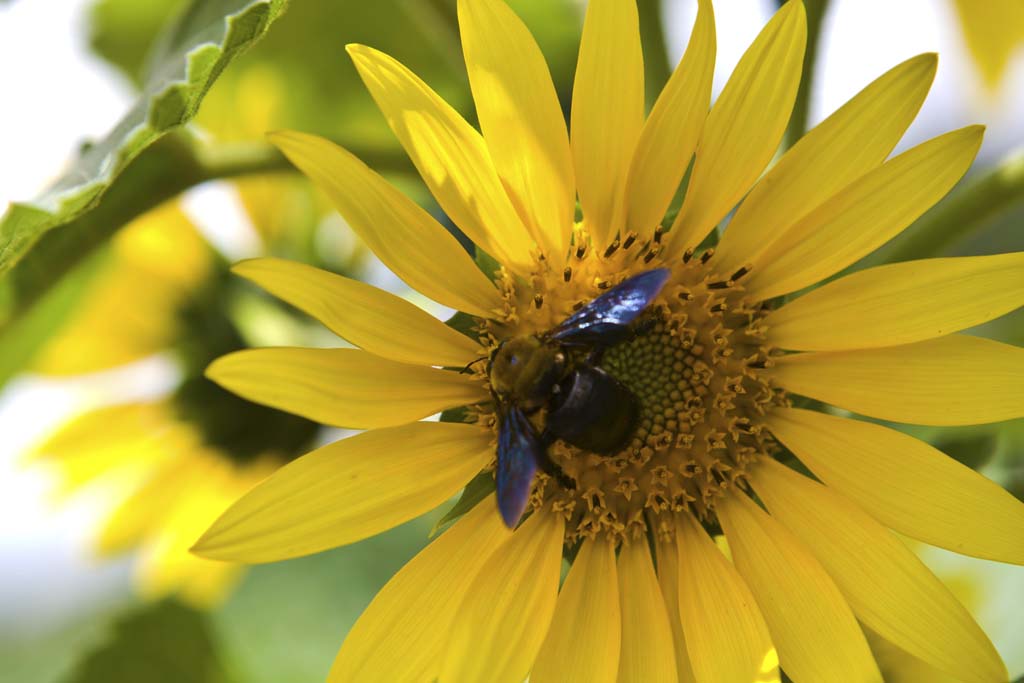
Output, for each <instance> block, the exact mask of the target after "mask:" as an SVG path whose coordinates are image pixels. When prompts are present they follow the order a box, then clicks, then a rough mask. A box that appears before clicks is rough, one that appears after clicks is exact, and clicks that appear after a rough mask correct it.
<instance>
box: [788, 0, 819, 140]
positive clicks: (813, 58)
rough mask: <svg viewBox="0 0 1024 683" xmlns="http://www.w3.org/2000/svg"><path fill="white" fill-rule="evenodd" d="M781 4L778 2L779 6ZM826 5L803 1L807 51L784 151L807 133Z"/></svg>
mask: <svg viewBox="0 0 1024 683" xmlns="http://www.w3.org/2000/svg"><path fill="white" fill-rule="evenodd" d="M782 4H783V3H782V2H781V1H780V2H779V5H780V6H781V5H782ZM828 4H829V0H804V8H805V9H806V10H807V49H806V50H805V51H804V65H803V72H802V75H801V77H800V87H799V88H798V89H797V91H796V102H795V103H794V104H793V114H792V116H790V117H789V125H788V126H787V128H786V136H785V137H784V138H783V145H784V149H789V148H790V147H792V146H793V145H794V144H796V141H797V140H799V139H800V138H801V137H802V136H803V134H804V133H806V132H807V115H808V112H809V110H810V105H811V95H812V88H813V87H814V68H815V64H817V60H818V42H819V41H818V39H819V38H820V36H821V24H822V21H823V20H824V18H825V13H826V12H827V11H828Z"/></svg>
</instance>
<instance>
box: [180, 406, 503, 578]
mask: <svg viewBox="0 0 1024 683" xmlns="http://www.w3.org/2000/svg"><path fill="white" fill-rule="evenodd" d="M490 441H491V435H490V432H489V431H488V430H485V429H481V428H480V427H478V426H476V425H466V424H459V423H454V422H414V423H412V424H408V425H403V426H401V427H391V428H389V429H375V430H373V431H369V432H363V433H362V434H357V435H356V436H352V437H349V438H347V439H342V440H341V441H336V442H334V443H332V444H328V445H327V446H323V447H321V448H318V449H317V450H315V451H313V452H312V453H308V454H306V455H304V456H302V457H301V458H299V459H298V460H295V461H293V462H291V463H289V464H287V465H285V466H284V467H282V468H281V469H280V470H278V471H277V472H276V473H274V474H273V475H272V476H270V478H268V479H267V480H266V481H264V482H262V483H261V484H259V485H258V486H257V487H256V488H254V489H253V490H252V491H250V492H249V493H247V494H246V495H245V496H243V497H242V498H241V499H240V500H238V501H237V502H236V503H235V504H234V505H232V506H231V507H230V508H229V509H228V510H227V512H225V513H224V514H223V515H221V516H220V518H219V519H217V521H216V522H215V523H214V524H213V526H212V527H210V529H209V530H208V531H207V532H206V533H205V534H203V537H202V538H201V539H199V541H198V542H197V543H196V545H195V547H194V548H193V552H195V553H196V554H198V555H201V556H203V557H209V558H211V559H217V560H236V561H240V562H273V561H275V560H283V559H286V558H289V557H298V556H300V555H308V554H310V553H316V552H320V551H321V550H327V549H328V548H335V547H337V546H340V545H345V544H347V543H354V542H356V541H359V540H362V539H364V538H367V537H369V536H373V535H374V534H378V533H380V532H382V531H386V530H388V529H390V528H391V527H393V526H397V525H399V524H401V523H402V522H405V521H408V520H410V519H412V518H413V517H416V516H418V515H421V514H423V513H424V512H427V511H428V510H431V509H433V508H434V507H436V506H438V505H440V504H441V503H443V502H444V501H445V500H447V499H448V498H449V497H451V496H452V495H453V494H455V492H457V491H458V490H459V489H460V488H461V487H462V486H464V485H465V484H466V482H467V481H469V479H471V478H472V477H473V475H475V474H476V473H477V472H479V471H480V470H481V469H482V468H483V467H484V466H485V465H486V464H487V462H488V460H490V459H491V457H493V454H494V449H493V448H492V447H491V445H490Z"/></svg>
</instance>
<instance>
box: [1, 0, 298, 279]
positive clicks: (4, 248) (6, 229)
mask: <svg viewBox="0 0 1024 683" xmlns="http://www.w3.org/2000/svg"><path fill="white" fill-rule="evenodd" d="M284 5H285V0H194V2H193V3H192V4H191V5H190V6H189V7H188V9H187V11H186V12H185V13H184V14H183V15H182V16H181V18H180V20H179V21H178V22H177V23H176V24H174V25H173V26H172V27H171V30H170V31H168V32H167V33H166V34H165V35H164V37H163V39H162V41H161V43H160V45H159V46H158V48H157V50H156V51H155V53H154V59H153V61H152V65H153V66H152V69H151V72H150V76H149V77H148V78H147V80H146V84H145V87H144V89H143V93H142V96H141V97H140V98H139V100H138V101H137V102H136V103H135V105H134V106H133V107H132V109H131V110H130V111H129V112H128V114H127V115H126V116H125V117H124V118H123V119H122V120H121V121H120V122H119V123H118V124H117V125H116V126H115V127H114V129H113V130H112V131H111V132H110V133H109V134H108V135H107V136H106V137H105V138H104V139H103V140H100V141H99V142H97V143H96V144H93V145H90V146H88V147H86V148H85V149H84V150H83V151H82V153H81V155H80V156H79V158H78V160H77V161H76V162H75V163H74V164H73V165H72V167H71V168H70V169H69V170H68V171H67V173H65V174H64V175H63V176H62V177H61V178H60V179H59V180H58V181H57V182H56V183H55V184H54V185H53V186H52V187H51V188H50V189H49V190H47V191H46V192H44V193H43V194H42V195H41V196H40V197H38V198H37V199H35V200H33V201H31V202H27V203H19V204H12V205H11V206H10V208H9V209H8V210H7V212H6V213H5V214H4V216H3V218H0V275H2V274H4V273H6V272H8V271H10V269H11V268H12V267H14V265H15V264H16V263H18V261H20V260H21V259H22V258H23V257H24V256H25V254H26V253H27V252H28V251H29V250H30V249H31V248H32V246H33V245H34V244H35V243H36V242H37V241H38V240H39V239H40V238H41V237H42V236H43V235H44V234H46V233H47V232H49V231H51V230H55V229H57V228H60V229H61V230H62V231H63V230H67V229H69V226H68V224H69V223H70V222H71V221H73V220H74V219H76V218H78V217H80V216H82V215H83V214H85V213H86V212H88V211H89V210H91V209H94V208H95V207H96V206H97V205H98V203H99V201H100V199H101V197H102V196H103V194H104V193H105V192H106V191H107V189H108V188H109V187H110V185H111V183H112V182H113V181H114V179H115V178H117V177H118V175H120V174H121V172H122V171H124V170H125V168H126V167H127V166H128V165H129V164H130V163H131V162H132V161H133V160H134V159H135V158H136V157H137V156H138V155H139V154H140V153H141V152H142V151H143V150H144V149H146V148H147V147H149V146H150V145H152V144H153V143H154V142H156V141H157V140H158V139H160V138H161V137H163V136H164V135H165V134H166V133H167V132H168V131H169V130H171V129H172V128H175V127H177V126H180V125H182V124H183V123H186V122H188V121H189V120H191V119H192V117H194V116H195V114H196V111H197V110H198V109H199V103H200V102H201V101H202V99H203V95H205V94H206V91H207V90H208V89H209V87H210V85H211V84H212V83H213V81H214V80H215V79H216V78H217V77H218V76H219V75H220V73H221V71H223V70H224V67H226V66H227V65H228V63H230V62H231V60H232V59H234V57H235V56H237V55H238V54H239V53H241V52H242V51H243V50H245V49H246V48H247V47H249V46H250V45H251V44H252V43H253V42H255V41H256V40H258V39H259V38H261V37H262V36H263V34H264V33H265V32H266V30H267V28H268V27H269V26H270V24H271V23H272V22H273V21H274V20H275V19H276V18H277V17H278V16H279V15H280V13H281V12H282V10H283V9H284Z"/></svg>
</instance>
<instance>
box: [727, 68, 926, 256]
mask: <svg viewBox="0 0 1024 683" xmlns="http://www.w3.org/2000/svg"><path fill="white" fill-rule="evenodd" d="M936 62H937V57H936V55H935V54H934V53H933V54H923V55H918V56H917V57H913V58H911V59H908V60H907V61H905V62H903V63H902V64H900V65H898V66H896V67H894V68H892V69H890V70H889V71H888V72H887V73H885V74H884V75H882V76H881V77H879V78H878V79H876V80H875V81H874V82H872V83H871V84H870V85H868V86H867V87H866V88H864V89H863V90H861V91H860V92H859V93H857V95H855V96H854V97H853V99H851V100H850V101H849V102H847V103H846V104H844V105H843V106H842V107H840V108H839V109H838V110H837V111H836V112H835V113H834V114H832V115H831V116H829V117H828V118H827V119H825V120H824V121H822V122H821V123H820V124H818V125H817V126H815V127H814V129H812V130H811V131H810V132H809V133H807V134H806V135H805V136H804V137H802V138H800V140H798V141H797V143H796V144H795V145H793V148H792V149H790V150H789V151H788V152H786V154H785V155H783V157H782V158H781V159H780V160H779V163H778V164H776V165H775V167H774V168H772V170H771V171H769V172H768V173H767V174H766V175H765V177H764V178H762V179H761V180H760V181H759V182H758V183H757V185H756V186H754V189H753V190H751V191H750V195H749V196H748V197H747V198H746V199H745V200H743V204H742V205H740V208H739V210H737V212H736V215H735V216H734V217H733V219H732V220H731V221H729V227H728V229H727V230H726V231H725V234H724V235H723V236H722V239H721V240H720V241H719V243H718V246H717V247H715V261H716V262H717V263H718V264H719V267H720V268H721V271H722V272H725V273H731V272H734V271H735V270H737V269H738V268H740V267H741V266H743V265H744V264H745V263H747V262H748V261H749V260H751V259H752V258H753V256H754V255H755V254H757V253H758V252H759V251H761V250H762V249H764V248H765V247H766V246H767V245H768V244H769V243H771V242H772V241H774V240H775V239H777V238H778V237H779V235H782V234H784V233H785V232H786V230H788V229H789V228H790V227H791V226H792V225H793V224H794V223H796V222H797V221H798V220H800V218H802V217H803V216H804V215H806V214H807V213H809V212H810V211H811V210H812V209H814V208H815V207H816V206H818V205H819V204H821V203H822V202H823V201H825V200H826V199H828V198H829V197H831V196H832V195H833V194H835V193H836V192H838V191H839V190H841V189H842V188H843V187H845V186H846V185H848V184H849V183H851V182H853V181H854V180H856V179H857V178H859V177H860V176H862V175H864V174H865V173H867V172H868V171H870V170H871V169H873V168H875V167H876V166H878V165H879V164H881V163H882V162H883V161H885V158H886V157H887V156H889V153H890V152H892V150H893V148H894V147H895V146H896V143H897V142H899V140H900V138H901V137H903V133H904V132H905V131H906V130H907V127H908V126H909V125H910V123H911V122H912V121H913V120H914V117H915V116H916V115H917V112H918V110H919V109H920V108H921V104H922V103H923V102H924V98H925V95H927V94H928V89H929V88H930V87H931V84H932V80H933V79H934V78H935V65H936Z"/></svg>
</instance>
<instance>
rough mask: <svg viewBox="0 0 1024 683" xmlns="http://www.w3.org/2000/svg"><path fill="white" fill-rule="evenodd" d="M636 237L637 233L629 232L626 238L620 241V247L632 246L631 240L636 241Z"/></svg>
mask: <svg viewBox="0 0 1024 683" xmlns="http://www.w3.org/2000/svg"><path fill="white" fill-rule="evenodd" d="M636 238H637V234H636V233H635V232H630V233H629V234H628V235H626V240H625V241H624V242H623V243H622V248H623V249H629V248H630V247H631V246H633V242H636Z"/></svg>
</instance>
